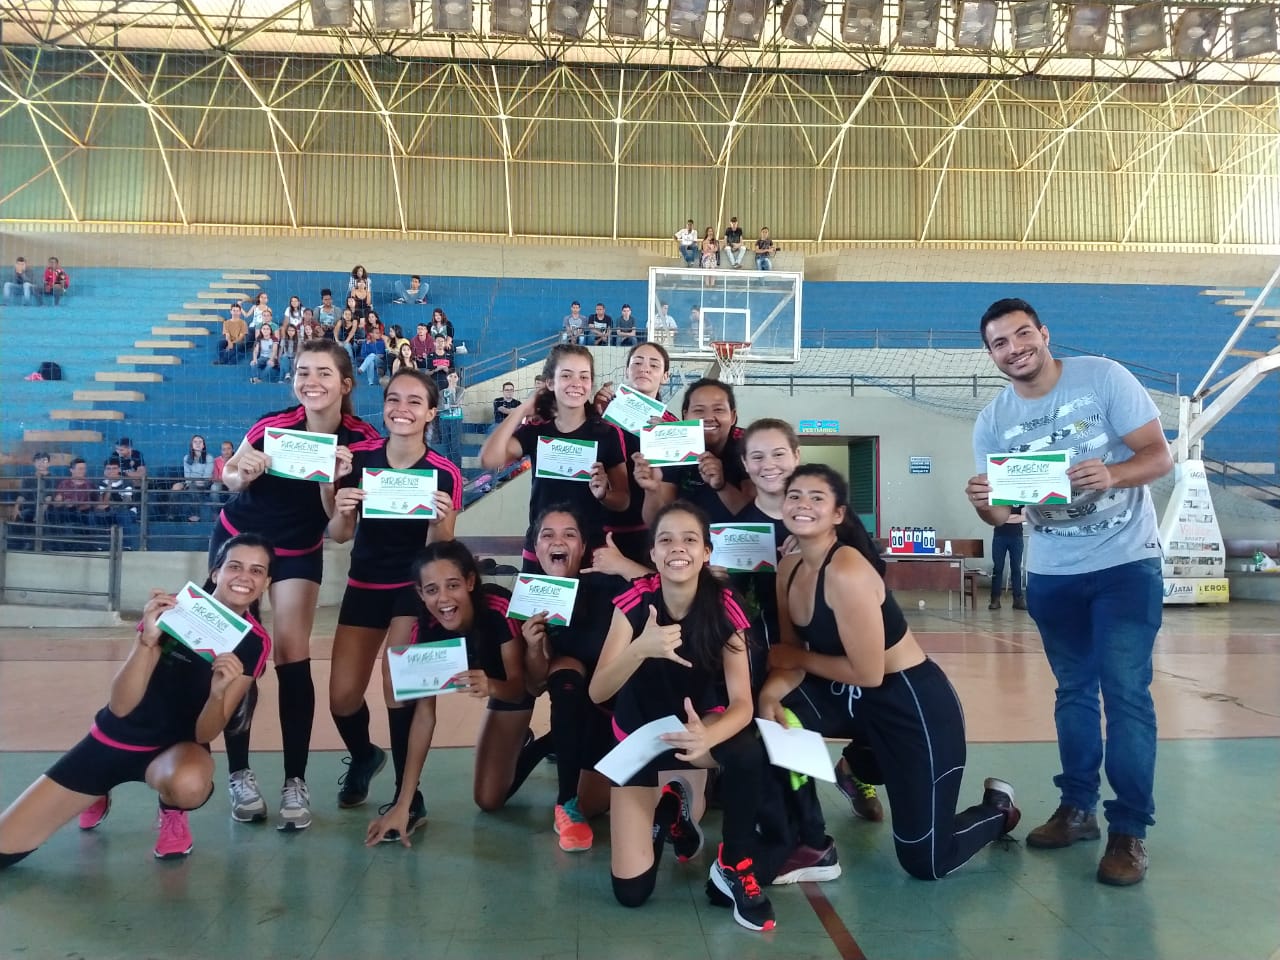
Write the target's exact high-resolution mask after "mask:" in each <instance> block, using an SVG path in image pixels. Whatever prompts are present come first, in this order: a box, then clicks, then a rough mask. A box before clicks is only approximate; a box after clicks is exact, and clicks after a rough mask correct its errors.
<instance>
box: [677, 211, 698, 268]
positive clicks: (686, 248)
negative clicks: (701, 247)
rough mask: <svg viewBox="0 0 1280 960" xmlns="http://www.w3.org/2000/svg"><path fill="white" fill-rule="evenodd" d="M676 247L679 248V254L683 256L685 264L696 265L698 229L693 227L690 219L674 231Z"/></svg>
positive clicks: (688, 265)
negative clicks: (682, 227)
mask: <svg viewBox="0 0 1280 960" xmlns="http://www.w3.org/2000/svg"><path fill="white" fill-rule="evenodd" d="M676 247H677V248H678V249H679V250H680V256H681V257H683V258H684V263H685V266H687V267H692V266H696V265H697V263H698V231H697V230H695V229H694V228H693V221H692V220H690V221H688V222H687V223H686V224H685V225H684V229H683V230H677V231H676Z"/></svg>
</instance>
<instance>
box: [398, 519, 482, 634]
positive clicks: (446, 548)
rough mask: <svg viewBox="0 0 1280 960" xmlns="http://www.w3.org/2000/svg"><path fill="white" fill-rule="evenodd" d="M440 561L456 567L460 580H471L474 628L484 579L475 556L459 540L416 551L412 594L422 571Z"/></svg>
mask: <svg viewBox="0 0 1280 960" xmlns="http://www.w3.org/2000/svg"><path fill="white" fill-rule="evenodd" d="M441 560H444V561H447V562H448V563H452V564H453V565H454V566H455V567H457V568H458V572H459V573H461V574H462V579H464V580H465V579H467V578H468V577H470V578H471V590H470V591H469V595H470V598H471V624H472V626H473V627H474V626H475V622H476V619H477V617H478V615H479V613H480V610H481V609H482V601H481V596H480V593H481V590H483V588H484V578H483V577H482V576H481V575H480V564H479V563H478V562H477V561H476V558H475V554H473V553H472V552H471V551H470V550H469V549H468V548H467V545H466V544H465V543H463V542H462V541H461V540H438V541H436V542H435V543H429V544H427V545H426V546H425V547H423V548H422V549H421V550H419V551H418V554H417V556H415V557H414V558H413V587H414V592H415V593H416V592H417V590H418V587H419V586H420V585H421V583H422V571H423V569H424V568H425V567H426V566H427V565H428V564H432V563H436V562H437V561H441Z"/></svg>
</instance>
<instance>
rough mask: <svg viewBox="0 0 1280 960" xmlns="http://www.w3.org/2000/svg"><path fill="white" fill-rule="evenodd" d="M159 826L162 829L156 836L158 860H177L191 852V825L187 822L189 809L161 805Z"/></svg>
mask: <svg viewBox="0 0 1280 960" xmlns="http://www.w3.org/2000/svg"><path fill="white" fill-rule="evenodd" d="M157 826H158V827H159V829H160V832H159V835H158V836H157V837H156V849H155V854H156V859H157V860H176V859H177V858H178V857H185V856H186V855H187V854H189V853H190V852H191V846H192V843H191V825H190V824H189V823H188V822H187V811H185V810H166V809H165V808H164V807H161V808H160V820H159V823H158V824H157Z"/></svg>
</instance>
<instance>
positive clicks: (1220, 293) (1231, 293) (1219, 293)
mask: <svg viewBox="0 0 1280 960" xmlns="http://www.w3.org/2000/svg"><path fill="white" fill-rule="evenodd" d="M1244 295H1245V291H1243V290H1216V289H1215V290H1201V291H1200V296H1202V297H1243V296H1244Z"/></svg>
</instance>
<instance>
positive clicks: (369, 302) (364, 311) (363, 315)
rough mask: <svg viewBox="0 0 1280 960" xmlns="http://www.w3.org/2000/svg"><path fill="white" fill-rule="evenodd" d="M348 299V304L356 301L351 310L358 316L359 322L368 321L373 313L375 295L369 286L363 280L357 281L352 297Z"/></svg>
mask: <svg viewBox="0 0 1280 960" xmlns="http://www.w3.org/2000/svg"><path fill="white" fill-rule="evenodd" d="M347 299H348V302H349V301H351V300H354V301H355V306H354V307H352V308H351V312H352V313H354V314H355V315H356V319H357V320H367V319H368V318H369V314H370V313H372V312H373V294H372V293H371V292H370V291H369V284H367V283H365V282H364V281H363V280H360V281H357V282H356V285H355V287H354V288H353V289H352V291H351V296H350V297H348V298H347Z"/></svg>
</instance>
